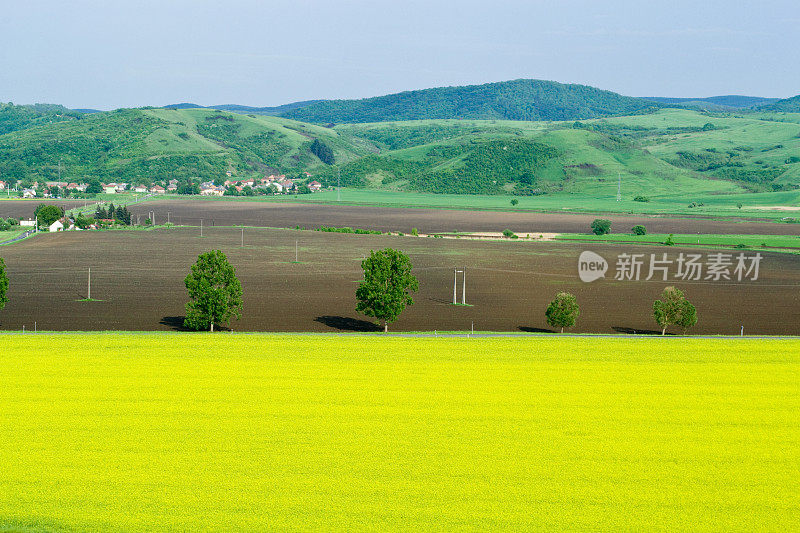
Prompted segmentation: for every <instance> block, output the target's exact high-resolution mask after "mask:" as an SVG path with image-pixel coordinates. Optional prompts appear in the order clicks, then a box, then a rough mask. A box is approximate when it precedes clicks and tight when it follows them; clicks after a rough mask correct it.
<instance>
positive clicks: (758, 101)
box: [645, 94, 778, 109]
mask: <svg viewBox="0 0 800 533" xmlns="http://www.w3.org/2000/svg"><path fill="white" fill-rule="evenodd" d="M645 99H646V100H652V101H654V102H659V103H662V104H680V105H687V106H691V107H694V106H698V105H702V104H712V105H714V106H719V107H730V108H737V109H753V108H756V107H759V106H762V105H767V104H771V103H773V102H777V101H778V98H763V97H761V96H742V95H739V94H728V95H723V96H708V97H704V98H671V97H664V96H648V97H646V98H645Z"/></svg>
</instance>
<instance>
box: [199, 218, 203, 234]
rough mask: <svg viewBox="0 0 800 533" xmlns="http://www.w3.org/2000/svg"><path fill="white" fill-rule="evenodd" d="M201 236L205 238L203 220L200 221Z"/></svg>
mask: <svg viewBox="0 0 800 533" xmlns="http://www.w3.org/2000/svg"><path fill="white" fill-rule="evenodd" d="M200 236H201V237H202V236H203V219H202V218H201V219H200Z"/></svg>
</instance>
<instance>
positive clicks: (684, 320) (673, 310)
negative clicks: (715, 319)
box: [653, 287, 697, 335]
mask: <svg viewBox="0 0 800 533" xmlns="http://www.w3.org/2000/svg"><path fill="white" fill-rule="evenodd" d="M653 317H654V318H655V320H656V323H657V324H658V325H659V326H661V334H662V335H665V334H666V332H667V328H668V327H669V326H671V325H676V326H680V327H682V328H683V330H684V332H685V331H686V330H687V329H689V328H690V327H692V326H694V325H695V324H696V323H697V309H695V307H694V306H693V305H692V304H691V303H690V302H689V300H687V299H686V297H685V296H684V295H683V291H681V290H679V289H676V288H675V287H667V288H666V289H664V292H662V293H661V299H660V300H656V301H655V302H653Z"/></svg>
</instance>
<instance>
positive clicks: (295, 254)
mask: <svg viewBox="0 0 800 533" xmlns="http://www.w3.org/2000/svg"><path fill="white" fill-rule="evenodd" d="M294 262H295V263H299V262H300V261H298V259H297V241H294Z"/></svg>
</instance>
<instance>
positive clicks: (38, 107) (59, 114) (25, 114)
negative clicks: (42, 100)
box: [0, 102, 85, 135]
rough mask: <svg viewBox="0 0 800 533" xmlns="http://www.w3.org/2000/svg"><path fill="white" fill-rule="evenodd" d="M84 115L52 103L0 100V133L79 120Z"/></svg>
mask: <svg viewBox="0 0 800 533" xmlns="http://www.w3.org/2000/svg"><path fill="white" fill-rule="evenodd" d="M84 116H85V115H84V114H83V113H80V112H78V111H70V110H69V109H67V108H66V107H64V106H60V105H52V104H34V105H14V104H12V103H8V104H4V103H2V102H0V135H3V134H5V133H11V132H13V131H20V130H24V129H27V128H32V127H34V126H42V125H47V124H53V123H56V122H65V121H72V120H80V119H82V118H83V117H84Z"/></svg>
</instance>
